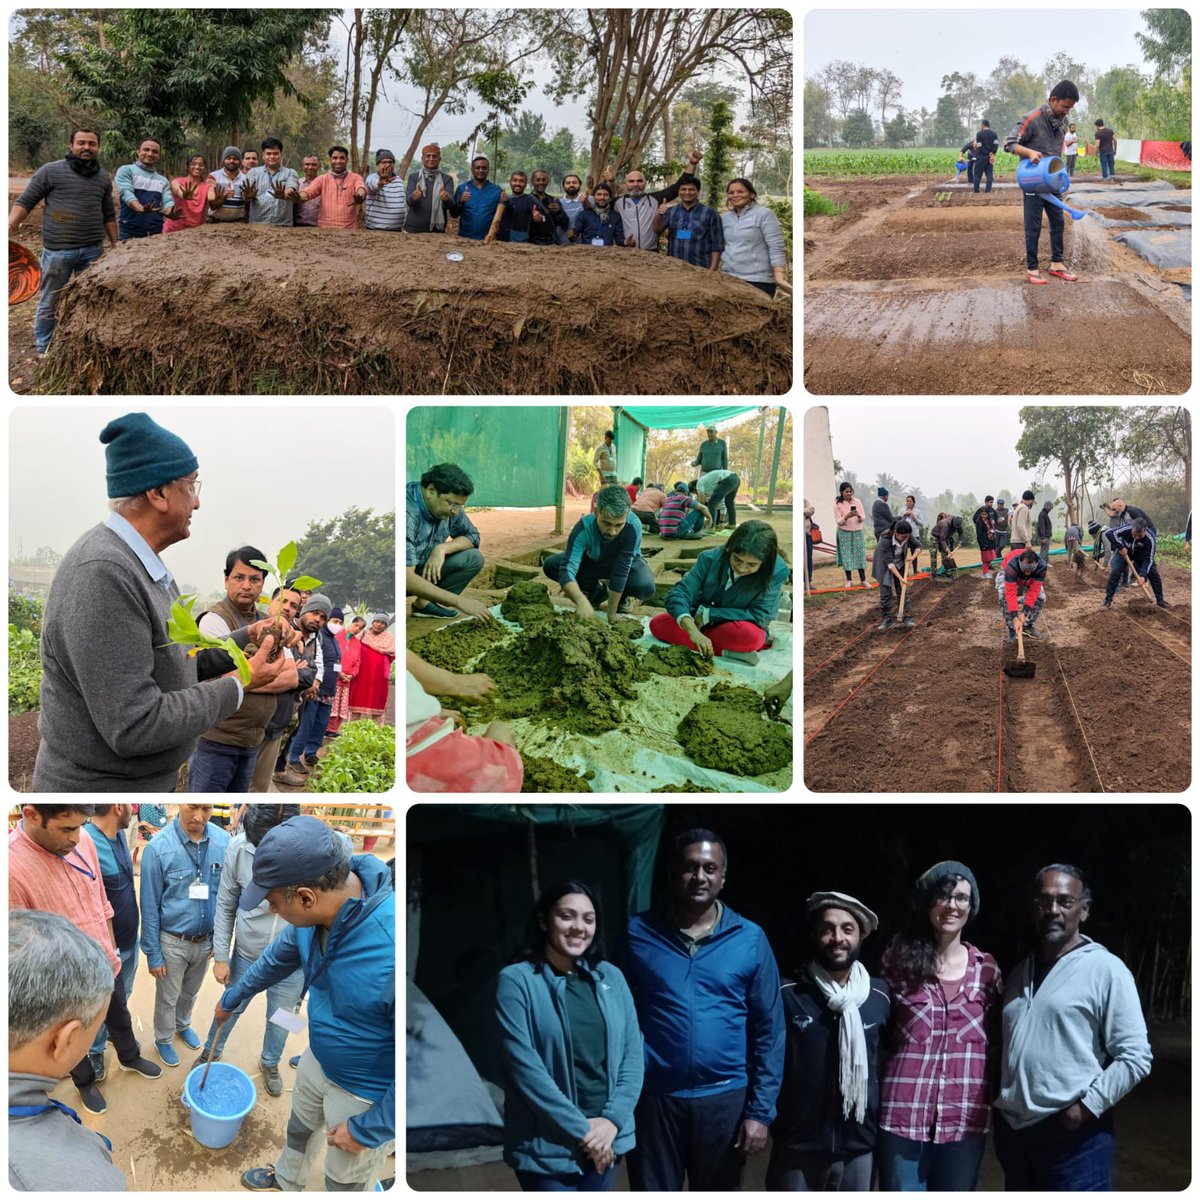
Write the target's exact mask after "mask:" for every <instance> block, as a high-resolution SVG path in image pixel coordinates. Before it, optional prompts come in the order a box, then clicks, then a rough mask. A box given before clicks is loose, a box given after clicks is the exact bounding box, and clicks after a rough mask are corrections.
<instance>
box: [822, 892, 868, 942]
mask: <svg viewBox="0 0 1200 1200" xmlns="http://www.w3.org/2000/svg"><path fill="white" fill-rule="evenodd" d="M827 908H844V909H845V910H846V911H847V912H848V913H850V914H851V915H852V916H853V917H854V919H855V920H856V921H857V922H858V926H859V928H860V929H861V930H862V933H863V937H867V936H868V935H869V934H872V933H874V932H875V930H877V929H878V928H879V918H878V917H877V916H876V915H875V914H874V913H873V912H872V911H871V910H870V909H869V908H868V907H867V906H866V905H865V904H864V903H863V902H862V901H861V900H855V898H854V897H853V896H847V895H846V893H845V892H813V894H812V895H811V896H809V898H808V899H807V900H805V902H804V915H805V916H806V917H808V918H809V919H810V920H811V919H812V918H813V917H815V916H816V915H817V913H822V912H824V911H825V910H826V909H827Z"/></svg>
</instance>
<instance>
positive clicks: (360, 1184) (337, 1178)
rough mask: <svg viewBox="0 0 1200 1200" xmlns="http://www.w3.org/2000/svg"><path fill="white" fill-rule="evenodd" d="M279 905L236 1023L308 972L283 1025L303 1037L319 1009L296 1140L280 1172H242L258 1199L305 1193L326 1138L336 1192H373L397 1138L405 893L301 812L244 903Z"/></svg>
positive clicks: (278, 834)
mask: <svg viewBox="0 0 1200 1200" xmlns="http://www.w3.org/2000/svg"><path fill="white" fill-rule="evenodd" d="M264 899H266V900H267V901H268V904H269V907H270V911H271V912H272V913H277V914H278V915H279V916H281V917H282V918H283V919H284V921H286V922H287V925H286V926H284V929H283V932H282V933H280V934H279V936H278V937H276V938H275V940H274V941H273V942H272V943H271V944H270V945H269V946H268V947H267V949H266V950H265V951H264V952H263V954H262V957H260V958H259V959H258V961H257V962H256V963H255V964H254V965H253V966H252V967H251V968H250V969H249V970H248V971H247V972H246V973H245V974H244V975H243V976H242V977H241V978H240V979H239V980H238V981H237V982H236V983H235V984H234V985H233V986H232V987H230V988H229V989H227V990H226V992H225V993H224V995H222V997H221V999H220V1002H219V1003H218V1004H217V1007H216V1010H215V1015H216V1019H217V1020H218V1021H224V1020H226V1019H227V1018H228V1017H229V1016H230V1015H231V1014H232V1013H233V1011H234V1010H235V1009H236V1008H237V1007H238V1005H239V1004H241V1003H242V1001H243V1000H245V999H248V998H249V997H250V996H253V995H255V994H256V993H258V992H261V991H263V990H264V989H266V988H269V987H271V986H272V985H273V984H277V983H279V982H280V981H281V980H284V979H286V978H287V977H288V976H289V975H291V974H292V973H293V972H294V971H296V970H297V969H303V972H304V993H302V994H301V1000H300V1002H298V1003H297V1004H296V1005H295V1006H294V1007H293V1008H292V1010H291V1011H288V1012H284V1011H283V1010H282V1009H281V1010H279V1011H278V1012H276V1013H275V1014H273V1016H272V1018H271V1019H272V1020H275V1021H277V1022H281V1023H282V1024H283V1025H284V1027H285V1028H289V1029H291V1030H292V1031H293V1032H297V1033H298V1032H300V1031H301V1030H302V1029H303V1027H304V1019H303V1018H302V1017H300V1016H299V1015H298V1013H299V1009H300V1004H301V1003H302V1002H303V996H304V994H305V993H308V992H309V991H310V989H311V996H310V998H309V1004H308V1018H309V1020H310V1022H311V1028H310V1029H309V1048H308V1050H306V1051H305V1053H304V1055H303V1057H301V1059H300V1063H299V1065H298V1066H297V1068H296V1084H295V1088H294V1090H293V1092H292V1111H291V1114H290V1115H289V1117H288V1123H287V1140H286V1143H285V1145H284V1147H283V1150H282V1151H281V1152H280V1155H279V1158H278V1159H277V1160H276V1161H275V1165H274V1166H273V1167H253V1168H251V1169H250V1170H248V1171H243V1172H242V1185H243V1186H244V1187H247V1188H249V1189H250V1190H251V1191H255V1192H270V1191H273V1192H299V1191H303V1190H304V1187H305V1184H306V1182H307V1180H308V1175H309V1169H310V1167H311V1166H312V1160H313V1157H314V1156H315V1154H316V1152H317V1148H318V1143H317V1142H316V1139H317V1136H318V1135H319V1134H320V1133H322V1132H324V1134H325V1141H326V1151H325V1189H326V1190H327V1191H339V1192H346V1191H367V1190H369V1189H370V1188H371V1187H373V1186H374V1183H375V1181H376V1180H377V1179H378V1178H379V1171H380V1168H381V1167H382V1165H383V1161H384V1158H385V1157H386V1155H387V1152H388V1147H389V1145H390V1143H392V1142H393V1141H394V1140H395V1137H396V1078H395V1056H396V963H395V957H396V951H395V942H396V894H395V892H394V891H393V890H392V882H391V875H390V873H389V872H388V869H387V867H385V866H384V865H383V864H382V863H381V862H380V861H379V860H378V859H376V858H375V857H374V856H373V855H370V854H357V855H353V856H351V854H350V852H349V850H348V849H347V848H346V845H345V842H344V840H343V839H342V838H340V837H339V836H338V835H337V834H336V833H335V832H334V831H333V830H332V829H330V828H329V826H328V825H325V824H324V823H323V822H321V821H318V820H317V819H316V818H315V817H292V818H290V819H289V820H287V821H284V822H283V824H282V825H278V826H276V827H275V828H274V829H271V830H270V831H269V832H268V833H266V834H265V835H264V836H263V839H262V841H261V842H260V843H259V845H258V850H257V851H256V852H255V855H254V871H253V878H252V880H251V882H250V883H248V884H247V885H246V886H245V887H244V888H243V889H242V896H241V899H240V901H239V902H238V907H239V908H240V909H241V910H242V911H243V912H247V911H250V910H251V909H254V908H257V907H258V905H260V904H261V903H262V902H263V900H264Z"/></svg>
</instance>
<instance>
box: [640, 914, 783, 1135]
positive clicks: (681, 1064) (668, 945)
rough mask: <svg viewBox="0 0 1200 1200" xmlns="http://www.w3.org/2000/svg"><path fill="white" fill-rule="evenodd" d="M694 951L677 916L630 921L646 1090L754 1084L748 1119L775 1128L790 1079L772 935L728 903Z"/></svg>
mask: <svg viewBox="0 0 1200 1200" xmlns="http://www.w3.org/2000/svg"><path fill="white" fill-rule="evenodd" d="M694 950H695V953H694V954H691V953H689V950H688V947H687V945H685V943H684V941H683V938H682V937H681V936H680V933H679V930H678V929H677V928H676V927H675V925H674V923H673V921H672V919H671V917H670V915H669V914H663V913H661V912H654V911H652V912H645V913H641V914H640V915H639V916H636V917H633V918H631V920H630V922H629V940H628V949H627V953H628V956H629V965H628V969H627V970H626V972H625V977H626V979H627V980H628V981H629V986H630V989H631V990H632V992H633V999H634V1003H635V1004H636V1005H637V1012H638V1020H639V1022H640V1023H641V1026H642V1036H643V1037H644V1038H645V1039H646V1080H645V1084H644V1085H643V1090H644V1091H645V1092H647V1093H649V1094H650V1095H655V1096H677V1097H680V1098H683V1099H696V1098H698V1097H703V1096H719V1095H722V1094H723V1093H725V1092H732V1091H735V1090H736V1089H737V1088H741V1087H744V1088H746V1103H745V1108H744V1109H743V1112H742V1119H743V1120H747V1121H759V1122H761V1123H762V1124H764V1125H769V1124H770V1123H771V1122H772V1121H773V1120H774V1119H775V1101H776V1098H777V1097H778V1095H779V1084H780V1080H781V1079H782V1077H783V1052H784V1027H783V1005H782V1004H781V1003H780V998H779V968H778V967H777V966H776V965H775V956H774V955H773V954H772V953H771V947H770V945H769V944H768V942H767V938H766V934H764V933H763V931H762V930H761V929H760V928H759V927H758V926H757V925H755V924H754V922H753V921H747V920H746V919H745V918H743V917H740V916H739V915H738V914H737V913H735V912H734V911H733V909H731V908H723V909H722V912H721V917H720V919H719V920H718V921H717V924H716V926H715V927H714V928H713V931H712V933H710V934H709V935H708V936H707V937H704V938H702V939H701V940H700V941H699V942H697V943H695V945H694Z"/></svg>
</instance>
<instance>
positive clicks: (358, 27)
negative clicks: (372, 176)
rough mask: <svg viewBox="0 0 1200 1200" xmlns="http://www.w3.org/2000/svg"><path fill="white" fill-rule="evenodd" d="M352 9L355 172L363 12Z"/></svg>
mask: <svg viewBox="0 0 1200 1200" xmlns="http://www.w3.org/2000/svg"><path fill="white" fill-rule="evenodd" d="M364 11H365V10H364V9H361V8H356V9H355V10H354V29H353V31H352V33H351V34H350V53H351V54H352V55H353V56H354V65H353V68H352V71H353V74H352V83H351V85H350V154H351V162H350V170H352V171H355V172H357V171H358V169H359V163H358V98H359V96H360V95H361V92H362V60H363V12H364Z"/></svg>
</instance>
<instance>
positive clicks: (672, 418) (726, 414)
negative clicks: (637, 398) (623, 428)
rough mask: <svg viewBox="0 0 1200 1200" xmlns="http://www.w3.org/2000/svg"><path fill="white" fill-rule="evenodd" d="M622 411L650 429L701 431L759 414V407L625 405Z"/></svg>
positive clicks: (728, 405) (739, 405) (742, 405)
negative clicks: (755, 413) (711, 426)
mask: <svg viewBox="0 0 1200 1200" xmlns="http://www.w3.org/2000/svg"><path fill="white" fill-rule="evenodd" d="M621 411H622V412H623V413H628V414H629V415H630V416H631V417H632V418H633V419H634V420H635V421H639V422H640V423H641V424H643V425H645V426H646V427H647V428H648V429H700V428H701V427H703V426H707V425H716V424H717V423H718V422H720V421H728V420H729V418H730V417H737V416H740V415H741V414H742V413H751V412H757V411H758V405H757V404H727V405H724V406H722V405H719V404H685V405H679V406H675V405H671V406H670V407H665V408H647V407H639V406H637V405H624V406H622V408H621Z"/></svg>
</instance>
